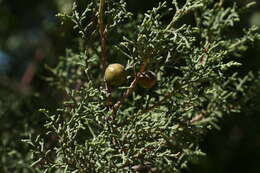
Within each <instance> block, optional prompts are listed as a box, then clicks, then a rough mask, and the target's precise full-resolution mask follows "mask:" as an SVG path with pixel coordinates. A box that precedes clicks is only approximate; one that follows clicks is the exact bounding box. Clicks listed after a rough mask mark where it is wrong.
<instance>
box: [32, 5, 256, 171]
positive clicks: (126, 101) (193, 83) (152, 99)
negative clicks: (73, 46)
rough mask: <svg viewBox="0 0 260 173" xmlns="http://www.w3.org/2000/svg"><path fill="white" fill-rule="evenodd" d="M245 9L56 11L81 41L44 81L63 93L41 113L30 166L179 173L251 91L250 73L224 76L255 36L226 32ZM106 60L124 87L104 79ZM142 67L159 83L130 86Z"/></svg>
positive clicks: (176, 7)
mask: <svg viewBox="0 0 260 173" xmlns="http://www.w3.org/2000/svg"><path fill="white" fill-rule="evenodd" d="M243 9H244V8H241V7H238V6H237V5H236V4H235V3H234V4H233V6H231V7H224V6H223V1H220V2H215V1H211V0H186V1H185V3H179V2H178V1H176V0H173V1H172V2H171V3H170V2H167V1H165V2H162V3H159V5H158V6H157V7H155V8H153V9H152V10H149V11H147V12H146V13H145V14H143V15H142V16H141V17H137V18H136V19H134V17H133V15H132V14H131V13H129V12H127V11H126V3H125V2H124V1H123V0H117V1H113V2H112V1H104V0H100V3H97V2H96V1H88V5H86V9H84V10H82V7H81V8H79V6H78V5H77V3H76V2H75V3H74V6H73V11H72V14H59V15H58V16H60V17H61V19H62V20H69V21H71V22H73V23H74V28H75V29H76V30H78V31H79V38H80V41H79V42H80V43H82V44H80V45H81V46H80V48H79V49H78V50H68V51H67V54H66V56H65V57H62V58H61V59H60V63H59V64H58V66H57V67H55V68H53V69H51V72H52V73H53V77H49V78H48V79H49V81H50V82H51V84H54V86H56V87H57V88H59V89H62V90H65V91H66V99H65V100H64V103H63V105H62V106H61V108H59V109H57V111H56V112H55V113H51V112H49V111H48V110H45V109H42V110H41V111H42V112H43V113H44V114H45V115H46V116H47V117H48V119H49V120H48V122H46V125H45V127H46V128H47V129H48V133H47V134H46V136H38V137H37V138H36V139H34V138H33V137H32V138H31V139H30V140H28V142H29V144H30V145H31V146H32V148H33V156H34V160H35V162H34V163H33V165H34V166H36V167H37V168H39V169H42V170H44V171H45V172H49V171H50V172H51V171H54V172H135V171H137V172H179V171H180V169H181V168H184V167H186V166H187V163H188V162H189V161H192V160H193V159H196V158H198V156H200V155H203V154H204V153H203V152H202V151H201V150H200V148H199V145H198V144H199V141H200V140H201V139H202V137H203V135H204V134H205V133H206V132H207V131H208V130H209V129H212V128H213V127H215V128H218V125H217V121H218V120H219V119H220V118H222V117H223V116H224V115H227V114H230V113H232V112H238V111H239V110H240V107H241V106H242V105H243V103H244V102H243V99H244V98H247V99H249V97H250V94H249V95H247V94H245V90H246V88H247V87H248V85H249V84H251V83H252V80H253V79H254V78H255V77H254V75H253V74H249V75H247V76H246V77H244V78H240V77H238V75H237V74H236V73H234V74H232V73H231V72H230V71H232V70H233V69H234V68H233V67H234V66H239V65H240V63H238V62H237V61H236V58H237V57H240V56H242V55H243V52H244V51H245V50H246V48H247V47H249V46H251V44H252V43H253V42H254V41H255V40H259V39H260V34H259V32H258V29H257V28H256V27H254V26H252V27H250V28H245V29H244V31H243V32H241V33H239V34H240V35H242V36H240V37H239V36H237V35H234V36H230V34H231V33H230V32H231V30H232V28H233V27H235V26H236V25H237V24H238V22H239V20H240V13H241V12H242V10H243ZM81 11H83V12H81ZM187 16H189V17H190V18H191V20H188V21H185V17H187ZM168 19H170V20H168ZM89 40H91V41H89ZM111 62H118V63H122V64H125V66H126V69H127V71H128V82H127V83H126V84H125V86H124V87H111V86H108V85H106V84H105V82H104V81H103V71H104V66H105V65H107V64H108V63H111ZM147 70H151V71H153V72H154V73H155V74H156V76H157V78H158V81H157V84H156V86H155V87H154V88H151V89H147V90H145V91H144V89H141V88H140V87H139V86H138V85H137V83H138V80H139V77H140V74H141V73H142V72H144V71H147Z"/></svg>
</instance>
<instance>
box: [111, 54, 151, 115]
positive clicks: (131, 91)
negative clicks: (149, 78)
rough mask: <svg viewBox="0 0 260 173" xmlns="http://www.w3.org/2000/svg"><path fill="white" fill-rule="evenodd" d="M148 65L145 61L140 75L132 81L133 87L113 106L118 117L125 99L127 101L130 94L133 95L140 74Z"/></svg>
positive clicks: (146, 60) (138, 74)
mask: <svg viewBox="0 0 260 173" xmlns="http://www.w3.org/2000/svg"><path fill="white" fill-rule="evenodd" d="M147 64H148V59H145V60H144V62H143V64H142V66H141V68H140V71H139V73H137V74H136V76H135V78H134V80H133V81H132V83H131V85H130V86H129V88H128V89H127V90H126V92H125V93H124V94H123V96H122V97H121V98H120V100H119V101H117V102H116V104H115V105H114V106H113V114H114V115H116V113H117V111H118V109H119V108H120V106H121V105H122V104H123V103H124V101H125V99H127V98H128V97H129V95H130V94H132V93H133V91H134V89H135V86H136V84H137V82H138V80H139V78H140V74H141V73H142V72H144V70H145V68H146V66H147Z"/></svg>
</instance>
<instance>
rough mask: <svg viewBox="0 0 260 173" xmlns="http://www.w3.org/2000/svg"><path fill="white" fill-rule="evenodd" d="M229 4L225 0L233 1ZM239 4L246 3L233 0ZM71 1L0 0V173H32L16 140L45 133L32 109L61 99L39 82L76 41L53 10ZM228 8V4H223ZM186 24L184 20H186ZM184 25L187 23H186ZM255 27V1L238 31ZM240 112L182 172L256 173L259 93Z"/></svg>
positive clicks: (251, 53) (258, 54)
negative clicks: (204, 153) (30, 133)
mask: <svg viewBox="0 0 260 173" xmlns="http://www.w3.org/2000/svg"><path fill="white" fill-rule="evenodd" d="M158 2H160V0H142V1H140V0H139V1H138V0H128V9H129V11H131V12H133V13H134V14H138V13H141V12H145V11H146V10H148V9H151V8H152V7H153V6H155V5H156V4H158ZM232 2H234V0H233V1H227V3H232ZM236 2H237V3H238V4H239V5H241V6H243V5H244V4H245V3H248V2H251V1H250V0H236ZM71 5H72V0H44V1H34V0H27V1H26V2H25V1H23V0H0V139H1V140H0V172H3V173H8V172H34V170H33V169H32V168H30V165H29V162H28V160H29V159H30V158H29V157H30V156H29V155H28V154H27V153H28V148H26V146H24V145H23V144H22V142H21V140H22V139H24V138H26V136H27V135H28V134H27V132H28V131H29V132H32V133H44V132H43V131H42V129H41V126H42V125H43V122H44V118H43V117H42V116H40V115H39V113H38V112H37V109H39V108H42V107H45V108H46V107H47V108H48V109H50V110H54V109H55V108H56V107H57V106H58V105H59V104H60V100H62V94H60V93H57V91H55V90H53V89H52V88H51V87H49V86H48V84H47V83H46V82H45V81H44V79H43V76H46V75H48V72H47V71H46V70H45V68H44V64H48V65H49V66H54V65H55V64H56V63H57V61H58V57H59V56H61V55H64V53H65V48H66V47H70V48H71V47H72V48H73V47H75V46H76V42H77V40H76V39H75V32H74V31H73V30H72V27H71V24H70V23H65V24H64V25H63V26H61V25H60V23H59V20H58V19H57V18H56V17H55V14H57V13H58V12H60V11H62V12H69V11H70V10H71ZM226 5H228V4H226ZM185 20H188V19H185ZM187 22H189V21H187ZM252 24H255V25H258V26H259V27H260V2H259V1H257V5H256V7H254V8H253V9H252V10H251V11H248V13H247V14H244V15H242V18H241V23H240V24H239V25H237V26H236V28H235V29H236V30H237V31H241V29H242V28H243V27H248V26H250V25H252ZM239 61H240V62H242V63H243V66H242V67H240V68H239V69H238V70H239V74H240V75H241V76H242V75H244V74H246V73H247V72H249V71H253V72H256V71H257V70H260V43H259V42H258V43H255V45H254V47H253V48H250V49H248V50H247V51H246V52H245V53H244V56H243V58H241V59H240V60H239ZM255 94H256V96H255V99H254V100H252V103H251V104H250V106H248V107H245V108H244V109H243V111H242V112H241V113H239V114H235V115H232V116H228V117H226V118H225V119H223V120H221V122H220V124H221V127H222V129H221V130H219V131H217V130H215V131H212V132H209V133H208V134H207V136H206V137H205V140H204V141H203V142H202V143H201V147H202V149H203V151H204V152H206V153H208V155H207V156H206V157H203V158H201V159H199V160H198V161H196V162H194V163H191V164H190V169H188V170H183V173H209V172H210V173H229V172H236V173H240V172H241V173H242V172H243V173H244V172H247V173H259V172H260V164H259V163H260V126H259V125H258V124H259V122H260V116H259V114H260V94H259V93H255Z"/></svg>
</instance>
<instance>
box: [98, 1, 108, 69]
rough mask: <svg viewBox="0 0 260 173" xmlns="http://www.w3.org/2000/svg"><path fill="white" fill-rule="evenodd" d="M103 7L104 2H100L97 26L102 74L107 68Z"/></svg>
mask: <svg viewBox="0 0 260 173" xmlns="http://www.w3.org/2000/svg"><path fill="white" fill-rule="evenodd" d="M104 6H105V0H100V4H99V18H98V24H99V34H100V39H101V63H102V69H103V72H104V71H105V68H106V66H107V49H108V48H107V33H106V31H105V23H104Z"/></svg>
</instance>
